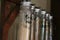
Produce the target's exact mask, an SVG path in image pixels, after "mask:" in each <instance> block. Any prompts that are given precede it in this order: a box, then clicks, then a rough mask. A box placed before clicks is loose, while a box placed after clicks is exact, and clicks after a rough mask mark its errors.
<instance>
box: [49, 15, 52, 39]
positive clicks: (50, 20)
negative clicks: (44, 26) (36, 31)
mask: <svg viewBox="0 0 60 40" xmlns="http://www.w3.org/2000/svg"><path fill="white" fill-rule="evenodd" d="M52 19H53V16H51V15H50V16H49V22H50V35H49V36H50V37H49V40H52V27H53V26H52Z"/></svg>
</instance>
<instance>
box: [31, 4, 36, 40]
mask: <svg viewBox="0 0 60 40" xmlns="http://www.w3.org/2000/svg"><path fill="white" fill-rule="evenodd" d="M30 9H31V28H30V40H34V22H35V21H34V18H35V16H34V9H35V4H31V7H30Z"/></svg>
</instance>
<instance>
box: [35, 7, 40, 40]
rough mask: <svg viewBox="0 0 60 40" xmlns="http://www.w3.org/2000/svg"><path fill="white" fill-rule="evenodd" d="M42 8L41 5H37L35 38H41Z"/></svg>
mask: <svg viewBox="0 0 60 40" xmlns="http://www.w3.org/2000/svg"><path fill="white" fill-rule="evenodd" d="M40 11H41V10H40V8H39V7H35V12H34V14H35V40H39V31H40V30H39V28H40V18H39V15H40Z"/></svg>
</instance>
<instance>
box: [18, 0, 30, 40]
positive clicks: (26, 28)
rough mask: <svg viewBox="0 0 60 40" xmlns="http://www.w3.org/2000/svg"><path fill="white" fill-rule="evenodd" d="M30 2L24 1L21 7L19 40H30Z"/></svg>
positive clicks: (28, 0)
mask: <svg viewBox="0 0 60 40" xmlns="http://www.w3.org/2000/svg"><path fill="white" fill-rule="evenodd" d="M30 4H31V2H30V0H23V2H21V6H20V13H19V27H18V35H17V36H18V37H17V40H29V34H30V23H31V22H30V17H31V11H30Z"/></svg>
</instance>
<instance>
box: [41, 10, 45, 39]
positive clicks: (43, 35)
mask: <svg viewBox="0 0 60 40" xmlns="http://www.w3.org/2000/svg"><path fill="white" fill-rule="evenodd" d="M45 16H46V11H45V10H42V11H41V19H42V24H41V40H44V39H45V27H46V26H45V21H46V20H45Z"/></svg>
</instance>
